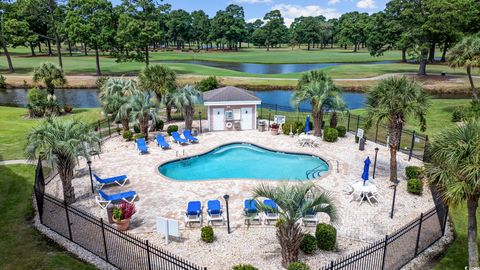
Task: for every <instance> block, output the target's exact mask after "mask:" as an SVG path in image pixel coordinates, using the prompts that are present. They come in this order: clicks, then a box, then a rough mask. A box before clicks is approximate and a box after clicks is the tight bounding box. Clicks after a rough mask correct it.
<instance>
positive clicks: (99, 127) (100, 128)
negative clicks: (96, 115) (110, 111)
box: [97, 120, 102, 139]
mask: <svg viewBox="0 0 480 270" xmlns="http://www.w3.org/2000/svg"><path fill="white" fill-rule="evenodd" d="M97 125H98V137H100V139H101V138H102V126H101V124H100V120H98V121H97Z"/></svg>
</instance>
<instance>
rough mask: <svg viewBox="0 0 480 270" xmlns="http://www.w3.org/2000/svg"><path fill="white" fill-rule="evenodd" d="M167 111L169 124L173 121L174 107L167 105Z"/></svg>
mask: <svg viewBox="0 0 480 270" xmlns="http://www.w3.org/2000/svg"><path fill="white" fill-rule="evenodd" d="M165 110H166V112H167V122H170V121H172V105H167V106H166V108H165Z"/></svg>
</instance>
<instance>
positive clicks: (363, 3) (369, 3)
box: [357, 0, 376, 8]
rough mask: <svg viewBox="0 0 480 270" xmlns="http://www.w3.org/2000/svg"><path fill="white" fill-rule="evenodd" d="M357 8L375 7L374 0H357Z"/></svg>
mask: <svg viewBox="0 0 480 270" xmlns="http://www.w3.org/2000/svg"><path fill="white" fill-rule="evenodd" d="M357 7H358V8H376V5H375V1H374V0H360V1H358V2H357Z"/></svg>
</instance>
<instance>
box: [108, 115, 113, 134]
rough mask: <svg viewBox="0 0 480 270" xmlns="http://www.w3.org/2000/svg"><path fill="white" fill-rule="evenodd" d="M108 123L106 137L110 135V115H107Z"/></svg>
mask: <svg viewBox="0 0 480 270" xmlns="http://www.w3.org/2000/svg"><path fill="white" fill-rule="evenodd" d="M107 123H108V137H112V131H111V130H110V116H107Z"/></svg>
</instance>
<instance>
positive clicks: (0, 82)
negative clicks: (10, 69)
mask: <svg viewBox="0 0 480 270" xmlns="http://www.w3.org/2000/svg"><path fill="white" fill-rule="evenodd" d="M0 88H7V78H5V76H3V75H0Z"/></svg>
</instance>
